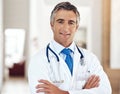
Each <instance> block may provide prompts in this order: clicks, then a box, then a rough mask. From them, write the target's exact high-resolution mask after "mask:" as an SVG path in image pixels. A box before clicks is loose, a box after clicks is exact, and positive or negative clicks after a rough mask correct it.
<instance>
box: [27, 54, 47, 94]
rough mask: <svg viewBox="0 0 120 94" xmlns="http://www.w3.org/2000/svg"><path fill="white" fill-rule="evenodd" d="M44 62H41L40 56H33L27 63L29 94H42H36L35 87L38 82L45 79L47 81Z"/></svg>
mask: <svg viewBox="0 0 120 94" xmlns="http://www.w3.org/2000/svg"><path fill="white" fill-rule="evenodd" d="M45 64H46V63H45V62H44V60H42V56H41V55H35V56H34V57H32V59H31V60H30V62H29V67H28V82H29V86H30V91H31V94H44V93H36V88H35V87H36V85H38V84H39V83H38V80H40V79H45V80H49V77H48V70H47V68H46V67H45Z"/></svg>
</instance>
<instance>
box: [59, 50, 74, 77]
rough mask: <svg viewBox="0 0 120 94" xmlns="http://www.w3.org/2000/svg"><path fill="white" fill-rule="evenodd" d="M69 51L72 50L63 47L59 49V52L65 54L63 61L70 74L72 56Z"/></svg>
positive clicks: (71, 70)
mask: <svg viewBox="0 0 120 94" xmlns="http://www.w3.org/2000/svg"><path fill="white" fill-rule="evenodd" d="M71 52H72V50H71V49H69V48H68V49H66V48H65V49H63V50H62V51H61V53H63V54H65V55H66V58H65V62H66V64H67V66H68V68H69V70H70V72H71V75H72V72H73V58H72V57H71Z"/></svg>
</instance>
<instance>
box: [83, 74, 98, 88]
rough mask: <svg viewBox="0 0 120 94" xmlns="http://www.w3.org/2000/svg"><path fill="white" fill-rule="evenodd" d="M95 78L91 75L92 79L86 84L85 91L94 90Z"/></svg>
mask: <svg viewBox="0 0 120 94" xmlns="http://www.w3.org/2000/svg"><path fill="white" fill-rule="evenodd" d="M95 77H96V76H95V75H91V77H90V78H89V79H88V81H87V82H86V84H85V86H84V87H83V88H84V89H89V88H93V86H92V84H93V83H94V80H95Z"/></svg>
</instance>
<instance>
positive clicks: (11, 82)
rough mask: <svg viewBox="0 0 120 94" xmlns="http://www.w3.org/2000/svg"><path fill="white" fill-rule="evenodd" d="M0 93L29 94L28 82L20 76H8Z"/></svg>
mask: <svg viewBox="0 0 120 94" xmlns="http://www.w3.org/2000/svg"><path fill="white" fill-rule="evenodd" d="M1 94H30V90H29V86H28V82H27V80H26V79H25V78H22V77H9V78H7V79H6V81H5V82H4V85H3V88H2V92H1Z"/></svg>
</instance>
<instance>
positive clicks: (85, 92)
mask: <svg viewBox="0 0 120 94" xmlns="http://www.w3.org/2000/svg"><path fill="white" fill-rule="evenodd" d="M50 48H51V49H52V50H54V49H53V47H52V45H50ZM80 50H83V52H82V53H83V55H84V57H85V62H84V63H85V65H84V64H83V65H81V62H80V53H79V52H78V50H77V48H76V49H75V52H74V65H73V76H71V74H70V71H69V69H68V67H67V64H66V63H65V62H64V60H63V59H62V58H61V57H60V56H59V55H58V56H59V59H60V62H57V59H56V57H55V55H54V54H53V53H51V52H50V51H49V57H50V61H51V62H50V63H49V62H48V60H47V57H46V48H44V49H42V50H41V51H40V52H39V53H38V54H36V55H35V56H33V58H31V60H30V63H29V69H28V81H29V86H30V90H31V94H38V93H36V89H35V86H36V85H37V84H38V80H40V79H45V80H48V81H50V82H51V83H53V84H55V85H56V86H58V87H59V88H60V89H63V90H66V91H68V92H69V94H112V93H111V86H110V83H109V80H108V77H107V75H106V73H105V72H104V71H103V68H102V66H101V65H100V62H99V61H98V59H97V58H96V56H95V55H94V54H92V53H90V52H89V51H87V50H85V49H81V48H80ZM92 74H96V75H99V76H100V85H99V87H97V88H92V89H82V87H83V86H84V84H85V82H86V80H87V79H88V77H89V76H90V75H92ZM39 94H44V93H39Z"/></svg>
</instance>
